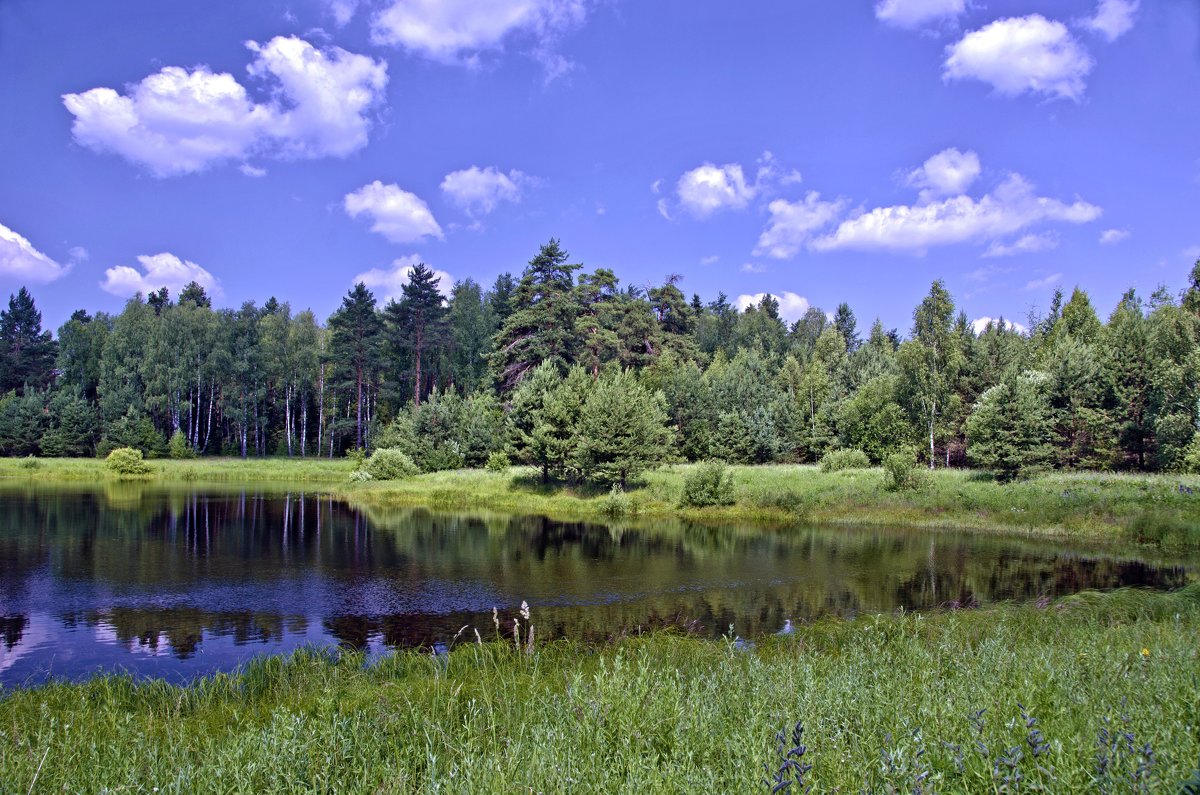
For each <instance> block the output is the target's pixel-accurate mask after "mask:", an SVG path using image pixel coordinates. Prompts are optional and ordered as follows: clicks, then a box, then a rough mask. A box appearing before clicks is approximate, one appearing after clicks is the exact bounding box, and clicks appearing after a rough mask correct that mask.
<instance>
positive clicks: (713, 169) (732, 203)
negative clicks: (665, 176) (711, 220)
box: [675, 163, 757, 218]
mask: <svg viewBox="0 0 1200 795" xmlns="http://www.w3.org/2000/svg"><path fill="white" fill-rule="evenodd" d="M675 193H676V195H677V196H678V197H679V202H680V204H682V205H683V207H684V209H686V210H687V211H688V212H690V213H691V214H692V215H695V216H696V217H698V218H704V217H707V216H709V215H712V214H713V213H715V212H718V211H720V210H738V209H741V208H743V207H745V206H746V205H747V204H749V203H750V201H751V200H752V199H753V198H754V196H755V194H756V193H757V189H756V188H755V186H754V185H751V184H748V183H747V182H746V175H745V174H744V173H743V172H742V167H741V166H740V165H738V164H737V163H730V164H727V165H724V166H715V165H713V164H712V163H705V164H704V165H702V166H698V167H696V168H693V169H692V170H691V171H687V172H684V174H683V176H681V177H680V178H679V182H678V183H677V184H676V185H675Z"/></svg>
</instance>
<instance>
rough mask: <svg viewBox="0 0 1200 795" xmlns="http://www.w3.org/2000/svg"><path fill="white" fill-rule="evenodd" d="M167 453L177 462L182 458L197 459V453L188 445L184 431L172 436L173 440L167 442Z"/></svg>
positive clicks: (176, 432)
mask: <svg viewBox="0 0 1200 795" xmlns="http://www.w3.org/2000/svg"><path fill="white" fill-rule="evenodd" d="M167 453H168V455H170V456H171V458H174V459H176V460H178V459H182V458H195V457H196V451H195V450H193V449H192V446H191V445H190V444H188V440H187V437H186V436H184V435H183V431H175V433H173V434H171V440H170V441H169V442H167Z"/></svg>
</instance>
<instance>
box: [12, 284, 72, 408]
mask: <svg viewBox="0 0 1200 795" xmlns="http://www.w3.org/2000/svg"><path fill="white" fill-rule="evenodd" d="M57 355H58V346H57V345H56V344H55V342H54V340H53V339H52V338H51V336H50V332H49V331H46V332H43V331H42V313H41V312H40V311H38V308H37V307H36V306H35V305H34V303H33V296H32V295H30V294H29V291H28V290H26V289H25V288H24V287H22V288H21V289H20V291H19V292H18V293H17V294H16V295H10V296H9V297H8V309H6V310H2V311H0V392H8V391H9V390H16V392H17V394H24V392H25V388H26V387H29V388H30V389H44V388H45V387H46V386H47V385H48V384H49V383H50V381H51V379H52V378H53V377H54V359H55V357H56V356H57Z"/></svg>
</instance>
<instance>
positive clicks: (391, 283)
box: [353, 254, 454, 303]
mask: <svg viewBox="0 0 1200 795" xmlns="http://www.w3.org/2000/svg"><path fill="white" fill-rule="evenodd" d="M419 262H421V258H420V257H419V256H418V255H416V254H409V255H408V256H406V257H400V258H398V259H396V260H395V261H394V262H392V266H391V267H390V268H371V270H369V271H365V272H364V273H360V274H358V275H357V276H355V277H354V282H353V283H354V284H357V283H358V282H362V283H363V284H365V285H366V286H367V287H369V288H371V289H372V290H373V291H375V293H376V297H377V298H378V299H379V300H380V302H381V303H387V302H388V301H393V300H394V301H399V300H400V298H401V297H402V293H401V289H402V288H403V287H404V285H406V284H408V280H409V278H410V277H411V276H412V270H413V266H415V265H416V264H417V263H419ZM433 275H434V276H436V277H437V278H438V279H439V281H438V292H439V293H441V294H442V297H443V298H449V297H450V291H451V289H452V288H453V286H454V278H453V277H452V276H451V275H450V274H448V273H446V272H445V271H439V270H434V271H433Z"/></svg>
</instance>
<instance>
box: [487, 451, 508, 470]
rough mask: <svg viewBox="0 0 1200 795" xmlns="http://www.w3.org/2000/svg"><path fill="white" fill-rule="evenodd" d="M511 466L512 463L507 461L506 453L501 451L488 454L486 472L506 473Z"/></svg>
mask: <svg viewBox="0 0 1200 795" xmlns="http://www.w3.org/2000/svg"><path fill="white" fill-rule="evenodd" d="M511 466H512V461H511V460H510V459H509V457H508V453H506V452H504V451H503V450H497V451H496V452H494V453H490V454H488V460H487V470H488V471H489V472H507V471H508V469H509V467H511Z"/></svg>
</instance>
